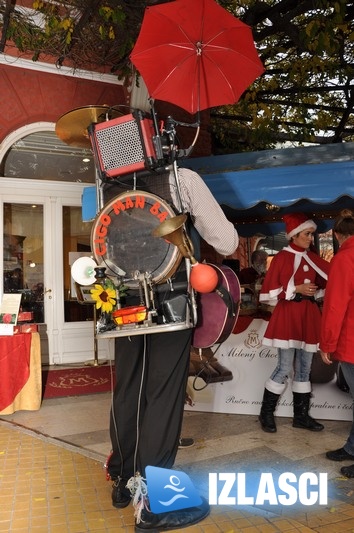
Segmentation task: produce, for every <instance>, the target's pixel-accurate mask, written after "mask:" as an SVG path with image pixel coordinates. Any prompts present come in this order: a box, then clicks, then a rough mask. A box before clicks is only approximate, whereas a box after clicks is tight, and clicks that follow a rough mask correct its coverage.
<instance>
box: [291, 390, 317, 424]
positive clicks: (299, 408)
mask: <svg viewBox="0 0 354 533" xmlns="http://www.w3.org/2000/svg"><path fill="white" fill-rule="evenodd" d="M310 398H311V392H303V393H300V392H293V399H294V418H293V427H294V428H302V429H309V430H310V431H322V429H324V426H323V425H322V424H319V423H318V422H316V420H314V419H313V418H312V417H311V416H310V415H309V409H310Z"/></svg>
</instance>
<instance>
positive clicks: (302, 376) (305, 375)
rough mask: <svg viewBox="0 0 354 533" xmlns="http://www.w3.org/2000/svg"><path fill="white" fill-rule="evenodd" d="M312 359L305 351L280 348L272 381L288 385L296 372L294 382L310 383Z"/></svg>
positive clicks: (309, 353) (271, 377)
mask: <svg viewBox="0 0 354 533" xmlns="http://www.w3.org/2000/svg"><path fill="white" fill-rule="evenodd" d="M312 358H313V353H311V352H305V350H301V349H297V348H286V349H285V348H278V364H277V366H276V368H275V370H274V372H273V373H272V375H271V376H270V379H271V380H273V381H275V382H276V383H286V380H287V379H288V377H291V376H292V373H293V372H294V378H293V381H301V382H307V381H310V371H311V364H312ZM294 361H295V362H294ZM353 390H354V370H353ZM353 443H354V440H353Z"/></svg>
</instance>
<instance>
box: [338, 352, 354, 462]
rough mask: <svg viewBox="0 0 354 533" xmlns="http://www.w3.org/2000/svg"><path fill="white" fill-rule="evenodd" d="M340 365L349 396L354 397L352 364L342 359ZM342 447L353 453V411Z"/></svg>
mask: <svg viewBox="0 0 354 533" xmlns="http://www.w3.org/2000/svg"><path fill="white" fill-rule="evenodd" d="M340 366H341V367H342V370H343V376H344V379H345V381H346V382H347V385H348V387H349V389H350V394H351V397H352V398H354V365H353V364H352V363H345V362H344V361H341V363H340ZM344 449H345V451H346V452H348V453H350V454H351V455H354V412H353V422H352V427H351V430H350V433H349V437H348V440H347V442H346V443H345V445H344Z"/></svg>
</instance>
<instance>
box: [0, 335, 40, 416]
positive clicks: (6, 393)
mask: <svg viewBox="0 0 354 533" xmlns="http://www.w3.org/2000/svg"><path fill="white" fill-rule="evenodd" d="M31 340H32V334H31V333H18V334H16V335H11V336H10V335H9V336H3V335H1V336H0V411H2V410H3V409H5V407H7V406H8V405H10V404H11V403H12V402H13V400H14V398H15V397H16V395H17V394H18V393H19V392H20V390H21V389H22V388H23V387H24V385H25V384H26V382H27V380H28V378H29V375H30V358H31Z"/></svg>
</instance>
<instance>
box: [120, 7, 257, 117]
mask: <svg viewBox="0 0 354 533" xmlns="http://www.w3.org/2000/svg"><path fill="white" fill-rule="evenodd" d="M130 59H131V61H132V63H133V64H134V66H135V67H136V68H137V70H138V71H139V72H140V74H141V76H142V77H143V79H144V81H145V84H146V86H147V88H148V91H149V93H150V96H151V97H152V98H155V99H157V100H164V101H167V102H170V103H173V104H175V105H177V106H179V107H181V108H183V109H185V110H186V111H188V112H189V113H191V114H194V113H197V112H198V111H201V110H203V109H208V108H210V107H216V106H219V105H226V104H234V103H235V102H237V101H238V99H239V98H240V96H241V95H242V93H243V92H244V91H245V90H246V89H247V87H248V86H249V85H250V84H251V83H252V82H253V81H254V80H255V79H256V78H257V77H258V76H260V75H261V74H262V73H263V72H264V67H263V65H262V62H261V61H260V59H259V57H258V53H257V50H256V48H255V46H254V41H253V37H252V31H251V28H250V27H249V26H247V25H246V24H244V23H243V22H241V21H240V20H238V19H237V18H235V17H234V16H233V15H231V13H229V12H228V11H226V10H225V9H223V8H222V7H221V6H220V5H219V4H217V3H216V2H215V1H214V0H175V1H174V2H170V3H167V4H160V5H157V6H153V7H147V8H146V10H145V14H144V19H143V23H142V27H141V31H140V34H139V37H138V39H137V42H136V44H135V47H134V49H133V51H132V53H131V56H130Z"/></svg>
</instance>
